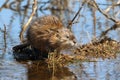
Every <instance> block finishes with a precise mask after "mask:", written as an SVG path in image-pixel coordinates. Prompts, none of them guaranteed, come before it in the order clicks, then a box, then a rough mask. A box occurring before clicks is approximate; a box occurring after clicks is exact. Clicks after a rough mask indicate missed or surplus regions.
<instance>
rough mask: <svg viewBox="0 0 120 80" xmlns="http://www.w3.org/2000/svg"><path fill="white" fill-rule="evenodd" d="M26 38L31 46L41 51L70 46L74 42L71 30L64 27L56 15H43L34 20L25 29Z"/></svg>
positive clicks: (45, 51)
mask: <svg viewBox="0 0 120 80" xmlns="http://www.w3.org/2000/svg"><path fill="white" fill-rule="evenodd" d="M27 39H28V42H29V44H30V45H31V46H32V47H33V48H36V49H38V50H40V51H41V52H42V53H48V52H49V51H53V50H55V49H57V48H59V47H63V46H65V47H66V46H70V45H73V44H74V42H75V38H74V36H73V34H72V32H71V31H70V30H69V29H67V28H64V27H63V24H62V22H61V21H60V20H59V19H58V18H57V17H56V16H44V17H40V18H38V19H36V20H34V21H33V22H32V23H31V25H30V27H29V29H28V31H27Z"/></svg>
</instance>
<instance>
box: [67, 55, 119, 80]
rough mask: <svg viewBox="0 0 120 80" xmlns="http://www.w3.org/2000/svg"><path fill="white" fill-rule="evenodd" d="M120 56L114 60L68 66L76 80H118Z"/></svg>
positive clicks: (99, 60) (100, 60)
mask: <svg viewBox="0 0 120 80" xmlns="http://www.w3.org/2000/svg"><path fill="white" fill-rule="evenodd" d="M119 61H120V56H119V57H117V58H116V59H106V60H102V59H98V61H95V62H78V63H74V64H71V65H69V66H68V67H69V69H70V71H72V72H73V73H75V75H76V77H77V78H78V80H120V63H119Z"/></svg>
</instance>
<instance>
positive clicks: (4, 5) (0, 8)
mask: <svg viewBox="0 0 120 80" xmlns="http://www.w3.org/2000/svg"><path fill="white" fill-rule="evenodd" d="M8 1H9V0H6V1H5V3H4V4H3V5H2V6H1V7H0V11H1V10H2V9H3V8H4V7H5V8H6V7H7V3H8Z"/></svg>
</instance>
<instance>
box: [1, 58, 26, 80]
mask: <svg viewBox="0 0 120 80" xmlns="http://www.w3.org/2000/svg"><path fill="white" fill-rule="evenodd" d="M0 80H27V69H26V67H25V66H23V65H21V64H19V63H17V62H15V61H6V60H0Z"/></svg>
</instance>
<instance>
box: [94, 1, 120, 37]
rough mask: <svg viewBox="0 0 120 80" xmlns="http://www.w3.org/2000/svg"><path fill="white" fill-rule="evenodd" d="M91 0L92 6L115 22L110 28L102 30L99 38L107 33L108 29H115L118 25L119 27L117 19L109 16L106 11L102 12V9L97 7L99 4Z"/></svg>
mask: <svg viewBox="0 0 120 80" xmlns="http://www.w3.org/2000/svg"><path fill="white" fill-rule="evenodd" d="M93 2H94V6H95V7H96V8H97V9H98V11H99V12H101V13H102V14H103V15H104V16H105V17H106V18H108V19H109V20H111V21H113V22H115V24H114V25H113V26H112V27H110V28H108V29H107V30H105V31H103V32H102V34H101V35H100V38H102V37H105V36H106V34H107V33H108V32H109V31H110V30H115V29H117V28H118V27H120V21H118V20H116V19H114V18H112V17H110V16H109V15H108V14H107V13H105V12H103V11H102V10H101V9H100V8H99V6H98V5H97V3H96V2H95V0H93ZM117 3H119V2H117Z"/></svg>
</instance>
